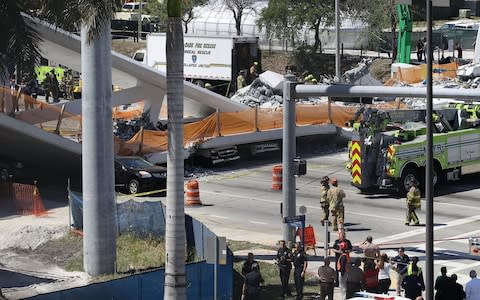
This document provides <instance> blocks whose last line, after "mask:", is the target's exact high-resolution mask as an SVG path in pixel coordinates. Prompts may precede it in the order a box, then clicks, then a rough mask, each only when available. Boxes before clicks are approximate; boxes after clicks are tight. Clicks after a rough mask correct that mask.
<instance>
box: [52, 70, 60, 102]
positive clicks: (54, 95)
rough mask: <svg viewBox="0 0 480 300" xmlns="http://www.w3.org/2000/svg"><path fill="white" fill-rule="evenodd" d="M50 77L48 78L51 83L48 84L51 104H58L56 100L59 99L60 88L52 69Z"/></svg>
mask: <svg viewBox="0 0 480 300" xmlns="http://www.w3.org/2000/svg"><path fill="white" fill-rule="evenodd" d="M51 73H52V75H51V76H50V79H51V82H50V84H51V85H50V91H51V92H52V98H53V102H59V101H60V100H59V99H58V98H59V97H60V95H59V94H60V88H59V84H58V79H57V75H56V74H55V69H52V71H51Z"/></svg>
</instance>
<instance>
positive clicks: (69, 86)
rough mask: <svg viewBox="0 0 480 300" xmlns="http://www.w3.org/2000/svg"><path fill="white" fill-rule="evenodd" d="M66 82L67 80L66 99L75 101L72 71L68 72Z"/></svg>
mask: <svg viewBox="0 0 480 300" xmlns="http://www.w3.org/2000/svg"><path fill="white" fill-rule="evenodd" d="M64 80H65V98H67V99H68V100H73V85H74V80H73V74H72V70H67V73H66V75H65V77H64Z"/></svg>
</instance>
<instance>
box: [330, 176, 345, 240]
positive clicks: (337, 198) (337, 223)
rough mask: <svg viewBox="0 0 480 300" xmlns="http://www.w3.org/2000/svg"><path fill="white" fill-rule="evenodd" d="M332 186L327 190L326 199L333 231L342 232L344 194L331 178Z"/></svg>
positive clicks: (334, 179) (335, 180)
mask: <svg viewBox="0 0 480 300" xmlns="http://www.w3.org/2000/svg"><path fill="white" fill-rule="evenodd" d="M331 183H332V186H331V187H330V189H329V190H328V193H327V199H328V203H329V206H330V207H329V208H330V213H331V215H332V217H333V222H332V223H333V230H334V231H337V230H339V228H340V230H343V229H344V228H343V224H344V216H345V209H344V206H343V199H344V198H345V192H344V191H343V190H342V189H341V188H339V187H338V180H337V178H332V180H331Z"/></svg>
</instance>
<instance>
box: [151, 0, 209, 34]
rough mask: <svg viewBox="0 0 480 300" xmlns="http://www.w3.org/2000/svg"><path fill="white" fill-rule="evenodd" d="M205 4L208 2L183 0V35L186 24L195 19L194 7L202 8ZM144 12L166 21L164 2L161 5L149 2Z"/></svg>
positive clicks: (154, 1)
mask: <svg viewBox="0 0 480 300" xmlns="http://www.w3.org/2000/svg"><path fill="white" fill-rule="evenodd" d="M207 3H208V0H190V1H188V0H183V5H182V22H183V26H184V28H185V33H188V24H189V23H190V22H191V21H193V19H195V14H194V11H193V9H194V8H195V7H199V6H204V5H206V4H207ZM145 12H146V13H147V14H150V15H153V16H157V17H160V20H166V19H167V17H168V14H167V5H166V4H165V3H164V2H162V3H161V2H158V1H157V0H149V2H148V4H147V6H146V7H145Z"/></svg>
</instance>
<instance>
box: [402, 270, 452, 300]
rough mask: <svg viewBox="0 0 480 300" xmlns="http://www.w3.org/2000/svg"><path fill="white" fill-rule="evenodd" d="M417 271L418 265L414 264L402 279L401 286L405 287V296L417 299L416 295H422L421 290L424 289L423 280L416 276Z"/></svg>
mask: <svg viewBox="0 0 480 300" xmlns="http://www.w3.org/2000/svg"><path fill="white" fill-rule="evenodd" d="M417 273H418V267H417V266H414V267H413V268H412V274H410V275H407V276H406V277H405V278H404V279H403V281H402V287H403V288H404V289H405V298H409V299H417V297H418V296H421V295H422V291H424V290H425V285H424V284H423V280H421V279H420V277H418V275H417ZM449 299H451V298H449Z"/></svg>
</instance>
